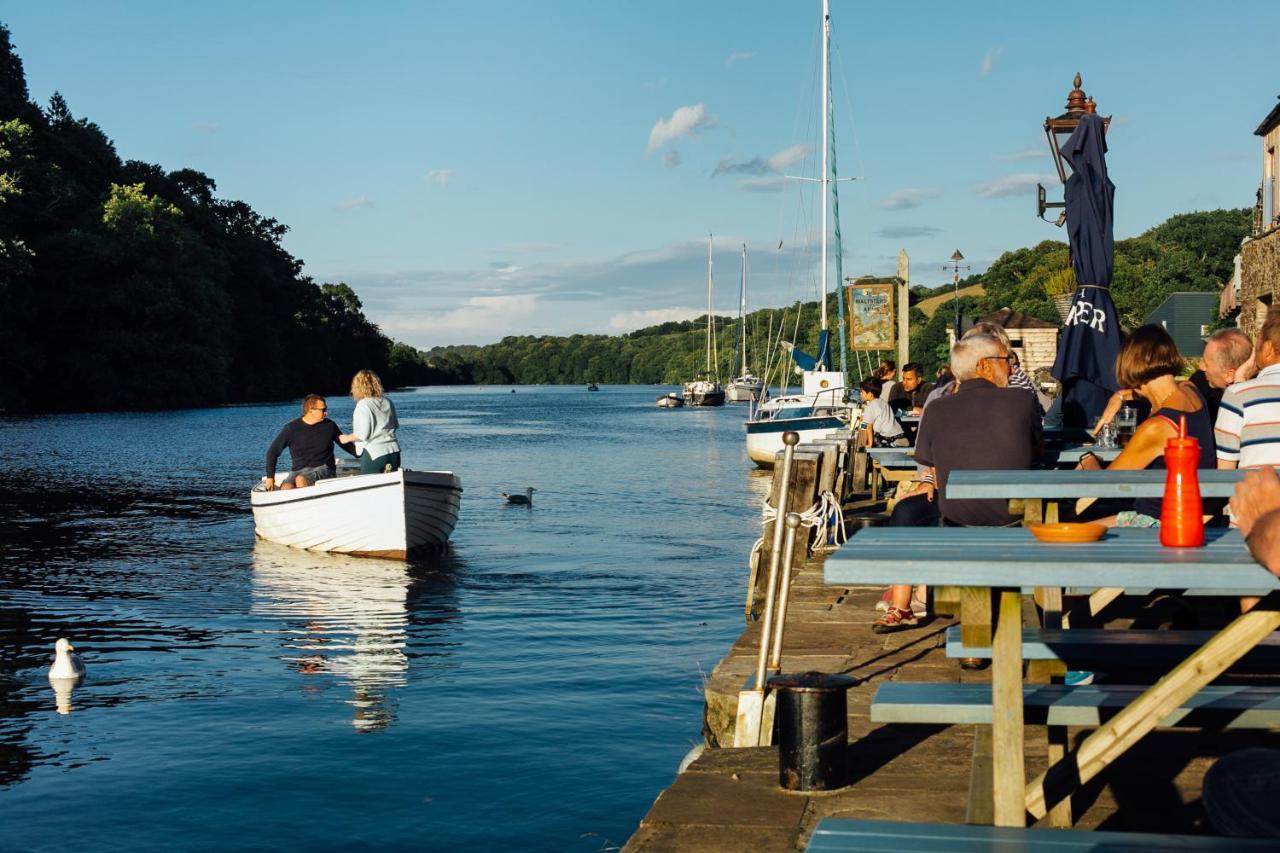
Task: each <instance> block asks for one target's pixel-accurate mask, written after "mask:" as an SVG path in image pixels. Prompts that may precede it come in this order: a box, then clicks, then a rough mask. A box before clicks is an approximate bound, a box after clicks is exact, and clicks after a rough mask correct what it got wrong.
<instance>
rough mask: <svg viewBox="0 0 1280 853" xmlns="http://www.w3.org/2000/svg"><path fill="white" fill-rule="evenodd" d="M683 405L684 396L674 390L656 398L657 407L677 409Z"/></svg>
mask: <svg viewBox="0 0 1280 853" xmlns="http://www.w3.org/2000/svg"><path fill="white" fill-rule="evenodd" d="M683 405H684V397H681V396H680V395H679V394H677V393H675V392H674V391H673V392H672V393H670V394H663V395H662V396H661V397H659V398H658V408H659V409H678V408H680V407H681V406H683Z"/></svg>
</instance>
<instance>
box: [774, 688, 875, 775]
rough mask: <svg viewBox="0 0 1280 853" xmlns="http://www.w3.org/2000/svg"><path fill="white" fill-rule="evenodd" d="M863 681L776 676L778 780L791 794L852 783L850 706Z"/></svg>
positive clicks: (775, 715)
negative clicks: (848, 698) (852, 694)
mask: <svg viewBox="0 0 1280 853" xmlns="http://www.w3.org/2000/svg"><path fill="white" fill-rule="evenodd" d="M858 683H859V680H858V679H856V678H851V677H849V676H847V675H830V674H828V673H825V672H805V673H800V674H796V675H775V676H774V677H773V678H770V679H769V686H770V687H771V688H773V689H774V690H775V692H776V697H777V698H776V701H777V706H776V709H775V711H774V718H775V720H776V722H777V727H778V738H777V743H778V782H779V784H781V785H782V787H783V788H785V789H787V790H788V791H830V790H834V789H836V788H843V787H844V786H845V785H846V784H848V779H849V767H848V761H847V757H846V753H847V751H848V745H849V720H848V707H849V706H848V702H847V701H846V696H845V692H846V691H847V690H848V689H849V688H850V687H852V686H854V685H855V684H858Z"/></svg>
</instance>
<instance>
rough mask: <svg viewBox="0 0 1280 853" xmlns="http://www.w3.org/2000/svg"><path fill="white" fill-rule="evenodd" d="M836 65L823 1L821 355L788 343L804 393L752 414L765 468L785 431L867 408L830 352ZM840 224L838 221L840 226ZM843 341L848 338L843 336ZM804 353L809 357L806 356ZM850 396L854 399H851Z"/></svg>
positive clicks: (836, 421)
mask: <svg viewBox="0 0 1280 853" xmlns="http://www.w3.org/2000/svg"><path fill="white" fill-rule="evenodd" d="M830 70H831V14H830V11H829V8H828V4H827V0H823V3H822V177H821V178H820V179H817V180H819V181H820V182H821V184H822V192H821V193H820V194H819V196H820V199H821V201H820V203H819V208H820V210H821V222H822V226H821V233H822V250H821V251H822V254H821V259H822V260H821V264H820V266H821V269H822V288H821V291H820V298H819V299H818V302H819V303H820V304H821V306H822V313H821V316H822V320H821V325H820V331H819V333H818V352H817V355H816V356H808V355H807V354H802V353H801V352H800V351H799V350H797V349H796V348H795V347H794V346H793V345H791V344H784V345H783V346H784V347H785V348H786V349H787V350H788V352H789V354H790V355H791V357H792V359H793V360H794V361H795V362H796V365H797V366H798V367H800V368H802V369H803V376H804V380H803V383H802V385H801V393H800V394H799V395H796V396H794V397H790V398H780V399H779V400H771V401H768V402H766V403H764V404H762V405H761V406H760V407H759V408H757V409H756V410H755V411H754V412H752V413H751V417H750V418H748V420H747V423H746V431H747V456H748V457H749V458H750V459H751V461H752V462H754V463H755V464H756V465H759V466H760V467H762V468H772V467H773V460H774V455H775V454H776V453H777V451H779V450H781V449H782V434H783V433H785V432H797V433H799V434H800V441H801V442H805V441H809V440H812V439H814V438H819V437H821V436H823V435H825V434H826V433H828V432H830V431H831V430H833V429H839V428H841V427H844V426H848V425H849V424H850V423H851V422H852V421H853V419H854V418H855V417H858V416H859V415H860V414H861V406H859V405H858V403H857V402H856V401H857V400H858V395H857V393H856V392H851V391H849V390H848V389H846V388H845V378H844V372H843V371H840V370H832V369H831V367H832V365H831V354H830V343H829V341H830V331H829V329H828V325H827V264H828V260H829V258H828V254H829V253H828V252H827V232H828V228H827V213H828V207H829V203H830V198H829V193H830V187H831V184H832V180H833V179H832V176H831V168H830V164H829V161H828V154H829V152H828V146H829V143H830V139H831V138H830V134H829V133H828V119H829V117H830V115H831V113H830V109H829V102H830V97H831V87H830ZM837 230H838V227H837ZM840 344H841V346H843V344H844V342H843V341H841V342H840ZM802 356H803V357H802ZM846 398H849V399H846Z"/></svg>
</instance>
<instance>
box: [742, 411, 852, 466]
mask: <svg viewBox="0 0 1280 853" xmlns="http://www.w3.org/2000/svg"><path fill="white" fill-rule="evenodd" d="M847 426H848V423H847V422H846V421H844V420H841V419H840V418H838V417H836V416H835V415H814V416H812V417H801V418H777V419H774V420H767V421H749V422H748V423H747V424H746V428H747V457H748V458H750V459H751V461H752V462H754V463H755V464H756V465H758V466H759V467H761V468H772V467H773V460H774V458H775V457H776V456H777V454H778V452H779V451H781V450H782V449H783V447H784V445H783V443H782V436H783V433H787V432H795V433H799V435H800V443H801V444H803V443H804V442H806V441H813V440H814V439H816V438H821V437H823V436H824V435H826V434H827V433H829V432H831V431H832V430H837V429H843V428H845V427H847Z"/></svg>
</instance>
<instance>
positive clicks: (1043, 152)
mask: <svg viewBox="0 0 1280 853" xmlns="http://www.w3.org/2000/svg"><path fill="white" fill-rule="evenodd" d="M1048 156H1049V146H1047V145H1041V146H1038V147H1033V148H1023V149H1022V150H1021V151H1011V152H1009V153H1008V154H992V155H991V159H992V160H1000V161H1003V162H1006V163H1008V162H1015V161H1018V160H1041V159H1043V158H1045V157H1048Z"/></svg>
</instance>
